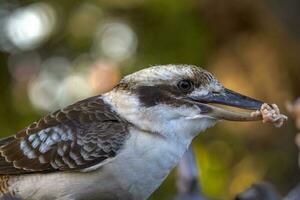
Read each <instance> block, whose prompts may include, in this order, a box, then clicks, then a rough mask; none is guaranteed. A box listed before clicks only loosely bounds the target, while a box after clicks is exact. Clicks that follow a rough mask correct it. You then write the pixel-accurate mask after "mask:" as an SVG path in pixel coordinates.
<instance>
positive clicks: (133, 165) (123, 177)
mask: <svg viewBox="0 0 300 200" xmlns="http://www.w3.org/2000/svg"><path fill="white" fill-rule="evenodd" d="M190 142H191V140H184V141H181V142H180V143H178V141H176V140H169V139H168V138H164V137H162V136H161V135H154V134H152V133H147V132H144V131H141V130H140V129H136V128H134V127H132V128H130V137H129V139H128V140H127V142H126V144H125V146H124V147H123V150H122V151H121V152H120V154H118V155H117V157H116V158H115V160H114V162H111V163H110V164H109V165H108V166H107V169H109V170H111V171H112V173H113V177H118V180H117V182H119V183H121V185H122V188H123V190H124V191H128V192H129V193H130V194H131V195H132V199H139V200H140V199H147V198H148V197H149V196H150V195H151V194H152V193H153V192H154V191H155V190H156V189H157V188H158V187H159V185H160V184H161V183H162V182H163V180H164V179H165V178H166V176H167V175H168V174H169V173H170V171H171V170H172V169H173V168H174V167H175V166H176V165H177V164H178V162H179V160H180V158H181V157H182V156H183V154H184V152H186V150H187V148H188V146H189V144H190Z"/></svg>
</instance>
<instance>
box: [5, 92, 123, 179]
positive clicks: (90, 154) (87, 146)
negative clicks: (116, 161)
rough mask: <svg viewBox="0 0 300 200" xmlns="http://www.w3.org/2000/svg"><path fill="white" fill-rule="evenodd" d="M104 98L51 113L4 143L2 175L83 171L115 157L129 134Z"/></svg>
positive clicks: (95, 98) (82, 102)
mask: <svg viewBox="0 0 300 200" xmlns="http://www.w3.org/2000/svg"><path fill="white" fill-rule="evenodd" d="M126 124H127V123H126V122H124V121H123V120H122V119H121V118H119V117H118V116H117V114H116V113H114V112H113V111H112V110H111V109H110V107H109V106H108V105H106V104H105V103H104V102H103V101H102V100H101V98H99V97H92V98H89V99H86V100H83V101H80V102H78V103H75V104H73V105H71V106H68V107H66V108H64V109H61V110H58V111H56V112H54V113H52V114H49V115H47V116H45V117H44V118H42V119H41V120H39V121H38V122H36V123H33V124H31V125H30V126H28V127H27V128H25V129H23V130H22V131H20V132H18V133H17V134H16V135H14V136H11V137H8V138H5V139H2V140H0V145H1V146H0V152H1V156H0V174H22V173H33V172H52V171H66V170H79V169H84V168H87V167H90V166H92V165H94V164H98V163H100V162H102V161H104V160H106V159H107V158H112V157H114V156H115V155H116V154H117V152H118V151H119V150H120V148H121V147H122V144H123V143H124V141H125V139H126V137H127V135H128V131H127V126H126Z"/></svg>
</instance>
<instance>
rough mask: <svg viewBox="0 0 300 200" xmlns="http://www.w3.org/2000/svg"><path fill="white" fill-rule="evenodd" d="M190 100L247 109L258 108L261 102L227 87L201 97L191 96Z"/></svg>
mask: <svg viewBox="0 0 300 200" xmlns="http://www.w3.org/2000/svg"><path fill="white" fill-rule="evenodd" d="M191 98H192V100H194V101H197V102H200V103H216V104H223V105H228V106H234V107H238V108H245V109H249V110H259V109H260V108H261V106H262V104H263V102H261V101H259V100H256V99H253V98H251V97H247V96H245V95H242V94H239V93H237V92H234V91H232V90H229V89H226V88H225V89H224V90H222V91H221V92H220V93H209V94H207V95H205V96H201V97H191Z"/></svg>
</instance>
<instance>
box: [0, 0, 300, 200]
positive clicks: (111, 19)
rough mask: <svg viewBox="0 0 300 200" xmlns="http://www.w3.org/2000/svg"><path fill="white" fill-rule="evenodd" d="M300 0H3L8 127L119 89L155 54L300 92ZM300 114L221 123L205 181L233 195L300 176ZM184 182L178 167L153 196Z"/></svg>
mask: <svg viewBox="0 0 300 200" xmlns="http://www.w3.org/2000/svg"><path fill="white" fill-rule="evenodd" d="M299 8H300V2H299V1H297V0H287V1H279V0H264V1H261V0H244V1H239V0H226V1H224V0H223V1H222V0H176V1H174V0H160V1H159V0H149V1H148V0H91V1H78V0H61V1H50V0H49V1H30V0H0V65H1V66H0V92H1V93H0V97H1V98H0V134H1V136H2V137H4V136H6V135H9V134H13V133H15V132H16V131H18V130H20V129H22V128H23V127H25V126H26V125H28V124H29V123H30V122H32V121H35V120H37V119H38V118H39V117H41V116H42V115H43V114H45V113H47V112H50V111H53V110H55V109H57V108H60V107H63V106H66V105H68V104H71V103H73V102H75V101H76V100H79V99H83V98H85V97H88V96H92V95H96V94H99V93H103V92H105V91H108V90H109V89H110V88H112V87H113V86H114V85H115V84H116V83H117V82H118V81H119V80H120V78H121V77H122V76H123V75H126V74H128V73H131V72H133V71H136V70H138V69H141V68H144V67H148V66H151V65H155V64H167V63H168V64H169V63H186V64H194V65H198V66H201V67H203V68H205V69H207V70H209V71H210V72H212V73H213V74H215V75H216V76H217V77H218V79H220V81H221V82H222V83H223V84H224V85H226V86H227V87H228V88H231V89H233V90H236V91H239V92H241V93H244V94H247V95H249V96H253V97H256V98H259V99H263V100H264V101H266V102H270V103H273V102H274V103H277V104H278V105H279V106H280V107H281V109H282V111H283V112H284V113H286V110H285V105H284V104H285V103H286V102H287V101H291V100H293V99H295V98H296V97H298V96H299V95H300V56H299V52H300V13H299V12H298V10H299ZM296 132H297V131H296V128H295V127H294V122H293V120H292V118H290V120H289V122H288V123H287V124H286V125H285V126H284V127H283V128H280V129H275V128H274V127H272V126H271V125H265V124H262V123H261V122H254V123H233V122H223V123H219V124H218V125H217V126H216V127H214V128H211V129H209V130H208V131H206V132H205V133H202V134H201V135H200V136H198V137H197V139H196V140H195V141H194V143H193V145H194V150H195V153H196V156H197V163H198V165H199V171H200V177H199V180H200V182H201V186H202V190H203V192H204V193H205V195H207V196H208V197H210V198H213V199H221V200H222V199H231V198H232V197H233V196H235V194H237V193H238V192H241V191H243V190H244V189H245V188H247V187H248V186H250V185H251V184H252V183H253V182H257V181H261V180H266V181H269V182H271V183H272V184H274V185H275V187H276V188H277V189H278V190H279V191H280V193H281V194H286V192H288V191H289V190H290V189H291V188H293V187H294V186H295V185H296V184H297V183H298V181H299V169H298V164H297V159H298V157H297V154H298V150H297V147H296V145H295V144H294V137H295V134H296ZM175 193H176V187H175V175H174V172H173V173H172V174H171V176H169V177H168V179H167V180H166V181H165V182H164V184H163V185H162V186H161V187H160V189H159V190H158V191H156V192H155V193H154V194H153V196H152V198H151V199H152V200H164V199H170V198H171V197H172V196H174V194H175Z"/></svg>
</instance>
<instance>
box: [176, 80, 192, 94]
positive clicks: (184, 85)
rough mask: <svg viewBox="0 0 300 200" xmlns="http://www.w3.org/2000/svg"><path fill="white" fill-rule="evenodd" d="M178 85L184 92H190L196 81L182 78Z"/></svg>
mask: <svg viewBox="0 0 300 200" xmlns="http://www.w3.org/2000/svg"><path fill="white" fill-rule="evenodd" d="M177 87H178V88H179V89H180V90H182V91H184V92H188V91H191V90H192V89H193V88H194V83H193V82H192V81H190V80H181V81H179V82H178V84H177Z"/></svg>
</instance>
